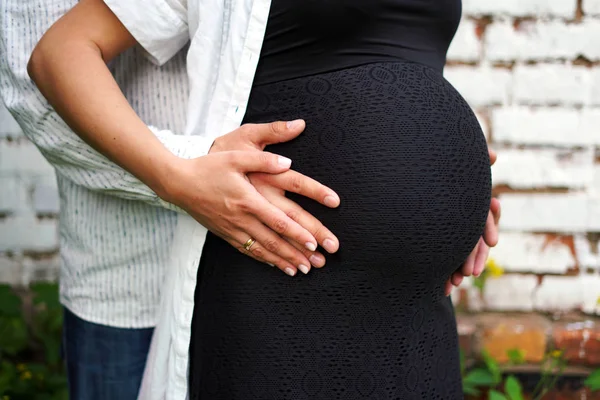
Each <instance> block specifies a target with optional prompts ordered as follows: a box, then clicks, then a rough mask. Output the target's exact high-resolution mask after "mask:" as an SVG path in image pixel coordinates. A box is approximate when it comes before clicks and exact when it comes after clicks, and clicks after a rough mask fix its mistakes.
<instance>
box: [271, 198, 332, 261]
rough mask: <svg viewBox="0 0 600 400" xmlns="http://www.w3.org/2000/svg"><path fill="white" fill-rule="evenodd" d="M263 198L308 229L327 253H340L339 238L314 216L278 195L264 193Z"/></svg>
mask: <svg viewBox="0 0 600 400" xmlns="http://www.w3.org/2000/svg"><path fill="white" fill-rule="evenodd" d="M263 196H265V198H266V199H267V200H268V201H269V202H270V203H271V204H273V205H274V206H275V207H277V208H279V209H280V210H282V211H283V212H285V213H286V215H287V216H288V217H290V218H291V219H292V220H294V221H296V222H297V223H298V224H299V225H300V226H303V227H304V228H305V229H307V230H308V231H309V232H310V233H311V234H312V235H313V236H314V237H315V239H317V243H319V245H320V246H321V247H323V248H324V249H325V250H327V252H329V253H335V252H336V251H338V249H339V247H340V242H339V240H338V238H337V237H336V236H335V235H334V234H333V233H331V231H330V230H329V229H327V228H326V227H325V226H324V225H323V224H322V223H321V221H319V220H318V219H317V218H315V217H314V216H313V215H312V214H310V213H309V212H307V211H306V210H304V209H303V208H302V207H300V206H299V205H298V204H296V203H294V202H293V201H292V200H290V199H288V198H287V197H284V196H283V195H280V194H278V193H264V194H263ZM311 263H312V260H311ZM313 265H314V264H313ZM315 266H316V265H315Z"/></svg>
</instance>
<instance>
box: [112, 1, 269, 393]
mask: <svg viewBox="0 0 600 400" xmlns="http://www.w3.org/2000/svg"><path fill="white" fill-rule="evenodd" d="M105 3H106V4H107V5H108V6H109V7H110V8H111V9H112V11H113V12H114V13H115V14H116V15H117V17H118V18H119V19H120V20H121V22H122V23H123V24H124V25H125V26H126V27H127V29H128V30H129V31H130V32H131V33H132V34H133V36H134V37H135V38H136V39H137V41H138V42H139V43H140V44H141V45H142V46H143V47H144V48H145V49H146V51H147V52H148V54H149V56H150V57H151V58H152V59H153V60H154V61H155V62H156V63H158V64H161V63H164V62H166V61H167V60H169V59H170V58H171V57H172V56H173V55H174V54H176V53H177V52H178V51H179V50H180V49H181V48H182V46H184V44H185V43H186V42H187V41H188V40H190V47H189V52H188V56H187V66H188V77H189V82H190V97H189V104H188V113H187V124H186V129H185V134H186V135H199V136H200V137H205V138H208V140H209V141H211V142H212V140H214V139H215V138H217V137H218V136H221V135H223V134H226V133H228V132H230V131H232V130H234V129H236V128H237V127H239V126H240V124H241V121H242V118H243V116H244V114H245V112H246V106H247V103H248V97H249V95H250V89H251V88H252V81H253V79H254V74H255V72H256V66H257V64H258V59H259V56H260V49H261V46H262V42H263V39H264V33H265V29H266V24H267V19H268V15H269V9H270V6H271V4H270V0H228V1H226V0H210V1H208V0H187V1H186V0H126V1H124V0H105ZM206 233H207V231H206V229H205V228H204V227H203V226H201V225H200V224H198V223H196V222H195V221H194V220H193V219H192V218H190V217H189V216H185V215H183V214H182V215H180V216H179V221H178V227H177V230H176V232H175V237H174V241H173V249H172V259H171V262H170V263H169V271H168V275H167V287H166V289H165V290H164V292H163V294H164V295H163V298H162V304H161V311H160V317H159V320H158V325H157V327H156V330H155V333H154V337H153V340H152V345H151V349H150V354H149V357H148V362H147V365H146V371H145V374H144V379H143V382H142V389H141V392H140V397H139V398H140V399H143V400H148V399H157V400H159V399H160V400H162V399H169V400H170V399H173V400H175V399H177V400H183V399H185V398H186V396H187V392H188V379H187V372H188V351H189V344H190V333H191V320H192V312H193V307H194V291H195V286H196V274H197V270H198V263H199V261H200V256H201V254H202V247H203V245H204V240H205V237H206Z"/></svg>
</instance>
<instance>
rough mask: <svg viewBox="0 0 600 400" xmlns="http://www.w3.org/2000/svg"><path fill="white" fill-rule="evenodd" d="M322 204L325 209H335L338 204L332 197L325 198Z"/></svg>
mask: <svg viewBox="0 0 600 400" xmlns="http://www.w3.org/2000/svg"><path fill="white" fill-rule="evenodd" d="M323 203H325V205H326V206H327V207H337V206H338V204H339V201H338V199H336V198H335V197H334V196H327V197H325V199H324V200H323Z"/></svg>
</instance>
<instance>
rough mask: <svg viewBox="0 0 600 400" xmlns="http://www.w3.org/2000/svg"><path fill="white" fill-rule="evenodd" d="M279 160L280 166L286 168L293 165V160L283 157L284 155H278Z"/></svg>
mask: <svg viewBox="0 0 600 400" xmlns="http://www.w3.org/2000/svg"><path fill="white" fill-rule="evenodd" d="M277 162H278V163H279V166H281V167H285V168H288V167H289V166H290V165H292V160H290V159H289V158H287V157H283V156H279V157H277Z"/></svg>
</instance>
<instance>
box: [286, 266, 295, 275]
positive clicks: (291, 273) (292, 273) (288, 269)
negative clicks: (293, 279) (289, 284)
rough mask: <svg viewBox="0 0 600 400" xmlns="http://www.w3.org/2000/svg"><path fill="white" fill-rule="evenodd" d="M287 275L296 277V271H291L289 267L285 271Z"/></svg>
mask: <svg viewBox="0 0 600 400" xmlns="http://www.w3.org/2000/svg"><path fill="white" fill-rule="evenodd" d="M284 271H285V273H286V274H288V275H289V276H294V275H296V271H294V270H293V269H291V268H290V267H287V268H286V269H284Z"/></svg>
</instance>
